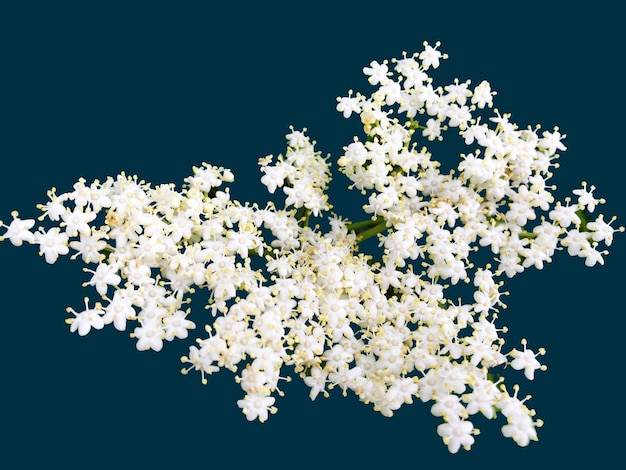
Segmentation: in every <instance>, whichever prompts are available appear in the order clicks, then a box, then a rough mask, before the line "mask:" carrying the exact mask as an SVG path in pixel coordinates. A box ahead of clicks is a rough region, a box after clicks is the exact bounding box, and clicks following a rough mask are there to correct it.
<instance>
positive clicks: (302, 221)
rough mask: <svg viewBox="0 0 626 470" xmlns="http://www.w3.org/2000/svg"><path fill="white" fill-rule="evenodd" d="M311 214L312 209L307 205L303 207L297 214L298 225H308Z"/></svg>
mask: <svg viewBox="0 0 626 470" xmlns="http://www.w3.org/2000/svg"><path fill="white" fill-rule="evenodd" d="M310 215H311V211H310V210H309V209H307V208H306V207H302V208H301V209H300V210H299V211H298V213H297V214H296V220H297V221H298V225H299V226H300V227H308V225H309V217H310Z"/></svg>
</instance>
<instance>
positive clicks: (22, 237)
mask: <svg viewBox="0 0 626 470" xmlns="http://www.w3.org/2000/svg"><path fill="white" fill-rule="evenodd" d="M11 215H12V216H13V220H12V221H11V223H10V224H9V225H4V224H3V223H2V221H1V220H0V227H4V228H6V229H7V231H6V233H5V234H4V235H3V236H1V237H0V241H2V240H4V239H7V238H8V239H9V240H10V241H11V243H12V244H13V245H15V246H21V245H22V243H23V242H27V243H34V242H35V235H34V234H33V233H32V232H31V231H30V229H31V228H33V226H34V225H35V220H34V219H20V218H19V217H18V215H19V214H18V213H17V211H13V212H12V213H11Z"/></svg>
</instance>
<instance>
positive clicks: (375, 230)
mask: <svg viewBox="0 0 626 470" xmlns="http://www.w3.org/2000/svg"><path fill="white" fill-rule="evenodd" d="M385 230H387V222H386V221H385V220H384V219H383V220H382V222H379V223H378V224H376V225H374V226H373V227H371V228H368V229H366V230H363V231H355V233H356V240H357V243H361V242H363V241H365V240H367V239H368V238H372V237H373V236H375V235H377V234H379V233H381V232H384V231H385Z"/></svg>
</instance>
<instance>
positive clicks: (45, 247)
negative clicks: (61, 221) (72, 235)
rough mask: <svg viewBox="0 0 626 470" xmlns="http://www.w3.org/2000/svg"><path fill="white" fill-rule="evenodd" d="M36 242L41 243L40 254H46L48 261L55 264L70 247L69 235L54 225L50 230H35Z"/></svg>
mask: <svg viewBox="0 0 626 470" xmlns="http://www.w3.org/2000/svg"><path fill="white" fill-rule="evenodd" d="M34 236H35V243H37V244H38V245H39V254H40V255H42V256H44V257H45V259H46V262H47V263H49V264H53V263H54V262H55V261H56V260H57V259H58V257H59V255H66V254H68V253H69V251H70V249H69V247H68V244H67V242H68V236H67V234H66V233H65V232H61V229H59V228H58V227H52V228H51V229H50V230H48V231H39V232H35V234H34Z"/></svg>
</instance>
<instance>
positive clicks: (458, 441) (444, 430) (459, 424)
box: [437, 416, 474, 454]
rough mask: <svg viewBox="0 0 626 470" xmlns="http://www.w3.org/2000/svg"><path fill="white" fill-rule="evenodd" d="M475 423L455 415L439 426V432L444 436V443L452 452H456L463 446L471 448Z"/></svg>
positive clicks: (467, 448) (466, 448)
mask: <svg viewBox="0 0 626 470" xmlns="http://www.w3.org/2000/svg"><path fill="white" fill-rule="evenodd" d="M473 431H474V425H473V424H472V423H471V421H466V420H463V419H461V418H459V417H458V416H454V417H453V418H451V419H450V420H449V421H448V422H447V423H442V424H440V425H439V426H437V434H439V435H440V436H441V437H442V438H443V442H444V444H446V445H447V446H448V450H449V451H450V453H452V454H456V453H457V452H458V451H459V449H460V448H461V447H463V448H464V449H465V450H469V449H470V448H471V447H472V444H473V443H474V436H472V433H473Z"/></svg>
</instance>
